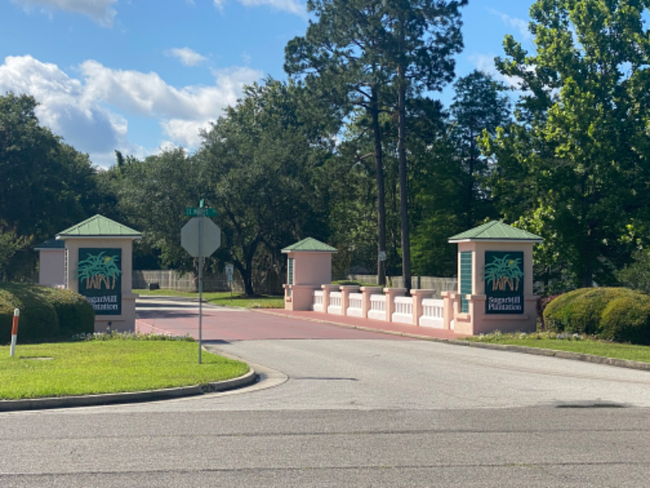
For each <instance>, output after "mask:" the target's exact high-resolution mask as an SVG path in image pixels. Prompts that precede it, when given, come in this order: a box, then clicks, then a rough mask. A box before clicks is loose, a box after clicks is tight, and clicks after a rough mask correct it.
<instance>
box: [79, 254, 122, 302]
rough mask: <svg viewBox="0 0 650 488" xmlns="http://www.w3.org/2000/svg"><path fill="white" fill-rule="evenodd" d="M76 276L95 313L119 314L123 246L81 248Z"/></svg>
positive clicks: (81, 290) (81, 291) (80, 289)
mask: <svg viewBox="0 0 650 488" xmlns="http://www.w3.org/2000/svg"><path fill="white" fill-rule="evenodd" d="M76 278H77V279H78V280H79V293H80V294H81V295H83V296H84V297H86V300H88V301H89V302H90V303H91V304H92V306H93V309H94V310H95V314H96V315H121V313H122V249H119V248H118V249H115V248H106V249H97V248H80V249H79V263H78V268H77V276H76Z"/></svg>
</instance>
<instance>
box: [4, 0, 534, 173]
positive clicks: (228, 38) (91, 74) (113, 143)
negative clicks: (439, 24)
mask: <svg viewBox="0 0 650 488" xmlns="http://www.w3.org/2000/svg"><path fill="white" fill-rule="evenodd" d="M532 3H533V0H470V2H469V6H468V7H466V8H465V9H464V12H463V19H464V28H463V33H464V39H465V49H464V51H463V52H462V53H461V54H460V55H459V56H458V58H457V70H456V72H457V75H458V76H463V75H465V74H467V73H469V72H470V71H471V70H473V69H475V68H480V69H483V70H485V71H488V72H494V64H493V61H492V60H493V58H494V56H498V55H501V54H502V48H501V43H502V41H503V37H504V36H505V35H506V34H512V35H514V36H515V38H516V39H518V40H519V41H522V42H523V43H524V45H525V46H526V47H528V48H529V49H532V47H533V44H532V42H531V40H530V37H529V35H528V34H527V32H526V26H527V24H528V10H529V8H530V5H531V4H532ZM161 6H162V7H161ZM307 21H308V16H307V12H306V7H305V2H304V1H303V0H165V1H160V0H159V1H153V0H141V1H139V0H0V32H2V36H0V94H4V93H5V92H7V91H13V92H14V93H28V94H31V95H33V96H34V97H36V99H37V100H38V101H39V102H40V103H41V106H40V107H39V108H38V112H37V113H38V116H39V118H40V120H41V122H42V123H43V124H45V125H47V126H48V127H50V128H51V129H52V130H53V131H54V132H55V133H56V134H58V135H60V136H62V137H63V138H64V139H65V141H66V142H68V143H70V144H72V145H73V146H75V147H76V148H77V149H78V150H80V151H84V152H87V153H89V154H90V157H91V159H92V161H93V162H94V163H95V164H96V165H98V166H103V167H107V166H110V165H112V164H113V163H114V161H115V157H114V150H115V149H119V150H121V151H122V152H123V153H125V154H133V155H136V156H138V157H144V156H146V155H149V154H154V153H156V152H158V151H159V150H160V148H164V147H166V146H169V145H180V146H184V147H187V148H189V149H190V150H194V149H196V147H197V146H198V144H199V143H200V138H199V136H198V132H199V130H200V129H201V128H204V127H207V126H208V124H209V121H211V120H216V118H218V117H219V116H220V115H221V113H222V110H223V108H224V107H226V106H228V105H230V104H234V103H235V101H236V99H237V98H238V97H239V96H240V95H241V89H242V86H243V85H244V84H250V83H252V82H253V81H256V80H259V79H261V78H263V77H265V76H266V75H269V74H270V75H271V76H273V77H275V78H280V79H284V78H285V74H284V71H283V69H282V65H283V60H284V47H285V45H286V43H287V42H288V41H289V40H290V39H292V38H293V37H295V36H299V35H304V33H305V31H306V28H307V25H308V24H307ZM451 93H452V92H451V90H450V89H446V90H445V91H444V92H443V93H441V94H434V96H436V97H440V98H441V99H442V100H443V102H444V103H446V104H448V103H449V100H450V97H451Z"/></svg>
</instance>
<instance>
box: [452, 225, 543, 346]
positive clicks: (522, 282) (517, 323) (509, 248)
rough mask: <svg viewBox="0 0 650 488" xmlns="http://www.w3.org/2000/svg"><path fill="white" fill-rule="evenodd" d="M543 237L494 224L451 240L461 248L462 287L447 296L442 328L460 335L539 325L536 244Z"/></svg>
mask: <svg viewBox="0 0 650 488" xmlns="http://www.w3.org/2000/svg"><path fill="white" fill-rule="evenodd" d="M542 241H543V239H542V238H541V237H539V236H536V235H535V234H531V233H530V232H527V231H525V230H522V229H517V228H515V227H511V226H509V225H507V224H504V223H503V222H497V221H492V222H488V223H486V224H483V225H481V226H479V227H475V228H474V229H470V230H468V231H465V232H462V233H460V234H457V235H455V236H453V237H451V238H450V239H449V242H450V243H454V244H458V289H457V291H454V292H451V291H449V292H443V293H442V298H443V309H444V311H443V328H445V329H453V330H454V332H455V333H457V334H467V335H476V334H488V333H491V332H494V331H495V330H497V329H498V330H500V331H501V332H517V331H519V332H531V331H534V330H535V329H536V327H537V308H536V304H537V298H538V297H537V296H535V294H534V293H533V246H534V244H535V243H539V242H542Z"/></svg>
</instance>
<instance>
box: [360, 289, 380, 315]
mask: <svg viewBox="0 0 650 488" xmlns="http://www.w3.org/2000/svg"><path fill="white" fill-rule="evenodd" d="M361 293H363V302H362V304H361V316H362V317H363V318H364V319H367V318H368V312H369V311H370V307H371V305H370V296H371V295H379V294H381V286H362V287H361Z"/></svg>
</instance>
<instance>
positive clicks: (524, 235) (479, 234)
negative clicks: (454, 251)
mask: <svg viewBox="0 0 650 488" xmlns="http://www.w3.org/2000/svg"><path fill="white" fill-rule="evenodd" d="M543 240H544V239H542V238H541V237H539V236H536V235H535V234H531V233H530V232H526V231H525V230H521V229H517V228H515V227H512V226H510V225H507V224H504V223H503V222H498V221H496V220H493V221H491V222H488V223H487V224H483V225H479V226H478V227H474V228H473V229H470V230H467V231H465V232H461V233H460V234H457V235H455V236H453V237H450V238H449V242H452V243H453V242H460V241H529V242H542V241H543Z"/></svg>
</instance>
